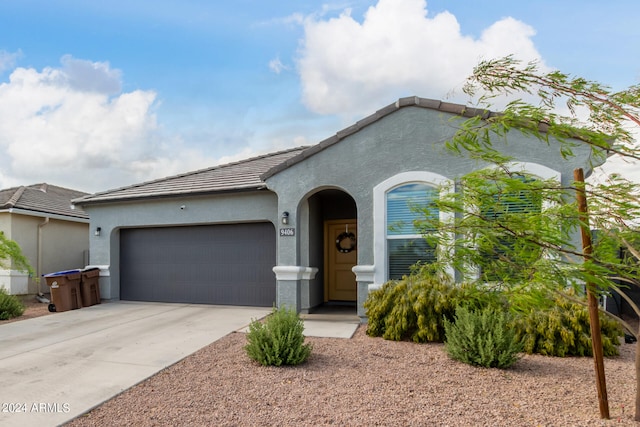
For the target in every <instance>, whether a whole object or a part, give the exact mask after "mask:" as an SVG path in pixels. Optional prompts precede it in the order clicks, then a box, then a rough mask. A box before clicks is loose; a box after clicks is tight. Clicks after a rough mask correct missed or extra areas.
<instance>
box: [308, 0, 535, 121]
mask: <svg viewBox="0 0 640 427" xmlns="http://www.w3.org/2000/svg"><path fill="white" fill-rule="evenodd" d="M304 31H305V36H304V40H303V41H302V43H301V49H300V52H299V55H300V56H299V59H298V69H299V72H300V78H301V83H302V88H303V101H304V103H305V104H306V106H307V107H308V108H309V109H311V110H312V111H314V112H317V113H321V114H340V115H344V116H355V115H362V114H369V113H371V112H372V111H371V108H379V107H380V106H383V105H387V104H389V103H391V102H393V101H394V100H395V99H397V98H398V97H401V96H411V95H417V96H422V97H427V98H435V99H444V98H447V97H449V96H450V94H451V91H452V90H458V91H459V90H460V89H461V87H462V85H463V84H464V81H465V79H466V78H467V77H468V76H469V75H470V74H471V72H472V69H473V67H474V66H475V65H476V64H477V63H478V62H479V60H481V59H489V58H495V57H501V56H506V55H508V54H515V55H516V56H517V57H518V58H520V59H523V60H525V61H529V60H540V59H541V58H540V54H539V53H538V51H537V50H536V48H535V46H534V44H533V42H532V40H531V37H532V36H533V35H534V34H535V31H534V29H533V28H532V27H530V26H529V25H527V24H525V23H523V22H521V21H518V20H516V19H513V18H504V19H501V20H499V21H497V22H495V23H494V24H493V25H491V26H490V27H488V28H487V29H486V30H485V31H484V32H483V33H482V34H481V36H480V37H479V38H477V39H474V38H472V37H469V36H464V35H463V34H462V33H461V31H460V25H459V24H458V21H457V20H456V18H455V16H453V15H452V14H451V13H448V12H443V13H439V14H437V15H435V16H429V15H428V12H427V4H426V2H425V1H424V0H379V1H378V3H377V4H376V5H375V6H372V7H370V8H369V9H368V11H367V12H366V14H365V16H364V19H363V21H362V22H361V23H360V22H358V21H356V20H355V19H354V18H353V17H352V16H351V12H350V10H348V9H347V10H345V11H344V12H343V13H342V14H341V15H340V16H338V17H336V18H330V19H324V20H323V19H321V18H318V17H315V16H312V17H308V18H307V19H306V20H305V23H304ZM457 101H458V102H464V101H465V100H464V99H463V100H462V101H461V100H460V99H458V100H457Z"/></svg>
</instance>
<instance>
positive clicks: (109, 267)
mask: <svg viewBox="0 0 640 427" xmlns="http://www.w3.org/2000/svg"><path fill="white" fill-rule="evenodd" d="M450 107H451V105H450V104H442V103H439V102H437V101H433V100H424V99H421V98H406V99H402V100H399V101H398V102H397V103H395V104H392V105H390V106H388V107H385V108H384V109H382V110H380V111H378V112H377V113H375V114H374V115H372V116H370V117H367V118H365V119H364V120H362V121H360V122H358V123H356V124H355V125H354V126H352V127H350V128H347V129H345V130H343V131H340V132H338V133H337V134H336V135H335V136H333V137H331V138H328V139H327V140H325V141H322V142H320V143H319V144H318V145H316V146H312V147H309V148H306V149H303V150H301V151H300V152H299V153H297V154H296V153H292V154H291V155H290V157H289V158H287V159H284V160H282V162H281V163H280V164H277V165H276V166H273V167H271V168H270V169H268V170H266V172H264V173H262V174H261V175H260V178H261V181H262V182H263V184H264V185H263V186H258V187H256V188H255V191H233V190H230V191H228V192H225V193H223V194H193V195H185V194H180V195H171V194H169V193H167V194H165V195H163V196H162V197H161V198H158V197H160V195H161V194H160V193H158V194H156V195H155V197H157V198H156V199H154V198H151V197H146V196H145V195H144V194H142V192H141V191H138V193H140V194H137V198H135V199H134V200H123V199H120V200H118V199H117V196H118V193H117V191H116V192H114V193H109V192H105V193H103V194H102V195H100V194H99V195H97V196H96V197H95V198H91V197H88V198H85V199H80V200H78V201H77V203H79V204H80V205H81V206H82V207H83V208H84V209H85V210H86V211H87V212H88V213H89V215H90V217H91V230H92V231H93V230H95V229H96V228H97V227H100V229H101V235H100V236H95V235H93V232H92V233H91V242H90V245H91V264H94V265H101V266H102V268H103V280H102V282H101V289H102V291H103V297H105V298H118V297H119V278H118V277H119V264H118V257H119V253H118V250H119V230H121V229H122V228H124V227H147V226H159V225H162V226H172V225H180V224H183V225H187V224H211V223H242V222H250V221H269V222H271V223H272V224H273V225H274V227H275V228H276V231H277V232H278V231H280V232H279V233H277V243H276V245H277V248H276V251H277V265H275V266H274V274H275V277H276V280H277V301H276V303H277V305H278V306H284V305H286V306H289V307H293V308H295V309H296V310H298V311H302V312H305V311H311V310H313V308H314V307H317V306H319V305H321V304H323V303H324V302H327V290H326V286H327V285H326V281H327V278H326V277H325V276H326V264H327V260H326V253H327V250H328V249H327V248H329V250H331V248H333V243H332V242H328V241H327V237H326V236H327V235H326V224H327V223H328V222H331V221H334V220H355V221H356V223H357V230H358V236H357V264H356V265H355V266H353V269H352V271H353V274H354V275H355V277H356V281H357V285H356V286H357V298H356V301H355V305H356V307H357V312H358V315H360V316H361V317H365V312H364V308H363V303H364V301H365V300H366V298H367V295H368V292H369V289H370V288H371V287H372V286H375V285H379V284H381V283H383V282H384V281H386V280H387V277H386V274H387V273H386V256H387V254H386V249H385V237H384V234H385V226H386V225H385V224H386V223H385V208H384V206H385V205H384V198H385V194H386V192H387V191H389V190H390V189H392V188H394V187H397V186H399V185H402V184H404V183H426V184H428V185H430V186H437V185H439V184H442V183H447V182H455V180H456V179H457V178H458V177H460V176H462V175H464V174H466V173H468V172H470V171H473V170H477V169H480V168H485V167H487V166H488V165H487V164H483V163H481V162H478V161H476V160H473V159H470V158H468V157H465V156H461V155H456V154H453V153H452V152H450V151H448V150H447V149H446V148H445V142H446V141H447V140H449V139H450V138H451V137H452V136H453V134H454V132H455V130H456V126H455V120H461V119H462V118H461V117H460V115H459V114H465V115H467V114H468V112H467V111H466V110H465V109H464V108H463V107H462V106H453V107H455V108H450ZM495 144H496V145H495V146H496V147H497V148H499V149H500V150H501V151H502V152H504V153H505V154H508V155H510V156H512V157H513V158H514V159H515V160H516V161H517V162H518V165H519V167H521V168H523V169H526V170H528V171H530V172H533V173H535V174H538V175H539V176H541V177H544V178H549V177H555V178H557V179H559V180H561V181H562V182H563V183H564V184H569V183H570V182H571V180H572V178H573V170H574V169H575V168H577V167H581V168H584V169H585V171H586V172H587V174H588V173H590V171H591V167H592V163H593V162H594V159H591V158H590V151H589V150H588V149H587V148H586V147H584V145H580V144H578V145H577V146H576V147H575V148H574V156H573V157H571V158H570V159H564V158H563V157H562V156H561V155H560V148H559V145H558V144H554V143H553V141H552V142H551V143H549V144H544V143H541V142H539V141H537V140H534V139H531V138H527V137H525V136H523V135H522V134H520V133H517V132H513V133H512V134H510V135H509V136H508V138H507V142H500V141H496V142H495ZM294 154H295V155H294ZM249 163H250V162H249ZM249 163H248V164H249ZM181 179H183V178H181ZM190 179H191V180H194V179H195V178H194V177H191V178H190ZM224 179H228V176H226V175H224ZM167 181H170V179H167ZM154 185H155V187H156V188H159V186H160V184H158V183H156V184H154ZM167 185H168V184H167ZM142 187H144V185H142ZM123 194H125V193H123ZM131 194H132V190H127V192H126V197H130V196H131ZM123 197H124V196H123ZM181 207H183V208H182V209H181ZM285 212H286V213H287V214H288V217H287V222H288V223H287V224H283V216H285V214H284V213H285Z"/></svg>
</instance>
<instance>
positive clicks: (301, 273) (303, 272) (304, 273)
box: [273, 265, 318, 280]
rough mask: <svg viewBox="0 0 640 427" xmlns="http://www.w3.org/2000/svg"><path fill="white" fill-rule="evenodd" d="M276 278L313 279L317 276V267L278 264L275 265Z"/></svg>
mask: <svg viewBox="0 0 640 427" xmlns="http://www.w3.org/2000/svg"><path fill="white" fill-rule="evenodd" d="M273 272H274V273H275V274H276V280H301V279H302V280H311V279H313V278H314V277H315V276H316V273H317V272H318V269H317V268H316V267H300V266H298V265H276V266H275V267H273Z"/></svg>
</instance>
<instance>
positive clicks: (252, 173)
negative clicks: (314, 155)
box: [73, 147, 307, 205]
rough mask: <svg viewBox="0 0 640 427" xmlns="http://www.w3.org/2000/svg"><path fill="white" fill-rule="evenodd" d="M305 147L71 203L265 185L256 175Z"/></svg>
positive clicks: (86, 197)
mask: <svg viewBox="0 0 640 427" xmlns="http://www.w3.org/2000/svg"><path fill="white" fill-rule="evenodd" d="M305 148H307V147H298V148H292V149H288V150H284V151H278V152H275V153H270V154H265V155H262V156H258V157H253V158H250V159H246V160H241V161H238V162H234V163H228V164H225V165H219V166H214V167H211V168H207V169H202V170H198V171H194V172H189V173H185V174H181V175H176V176H170V177H166V178H161V179H157V180H153V181H147V182H143V183H140V184H135V185H131V186H127V187H122V188H117V189H114V190H107V191H103V192H100V193H95V194H91V195H88V196H84V197H80V198H78V199H75V200H73V203H74V204H77V205H85V204H93V203H104V202H114V201H124V200H135V199H141V198H157V197H167V196H180V195H182V196H184V195H195V194H211V193H219V192H229V191H243V190H245V191H246V190H260V189H263V188H265V183H264V181H263V180H262V179H260V175H262V174H263V173H265V172H266V171H268V170H269V169H271V168H272V167H274V166H275V165H278V164H280V163H282V162H284V161H286V160H287V159H288V158H290V157H292V156H295V155H297V154H298V153H300V152H302V151H303V150H304V149H305Z"/></svg>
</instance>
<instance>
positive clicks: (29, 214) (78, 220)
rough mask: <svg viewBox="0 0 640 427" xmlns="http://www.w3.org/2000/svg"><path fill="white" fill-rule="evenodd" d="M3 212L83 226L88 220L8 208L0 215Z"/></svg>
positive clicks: (2, 210)
mask: <svg viewBox="0 0 640 427" xmlns="http://www.w3.org/2000/svg"><path fill="white" fill-rule="evenodd" d="M5 212H6V213H10V214H14V215H26V216H33V217H37V218H51V219H57V220H61V221H69V222H80V223H83V224H89V218H79V217H77V216H68V215H60V214H53V213H46V212H36V211H30V210H26V209H20V208H9V209H1V210H0V213H5Z"/></svg>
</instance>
